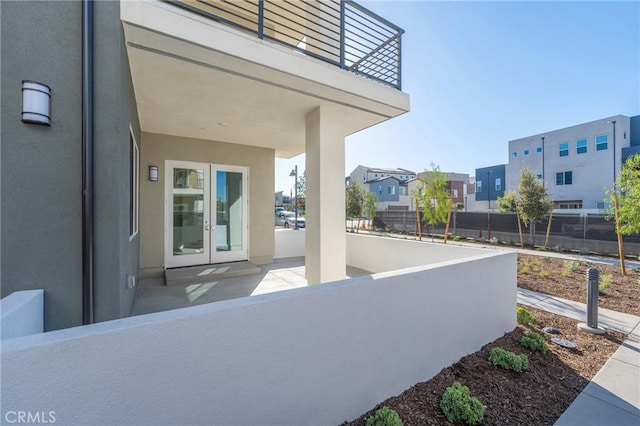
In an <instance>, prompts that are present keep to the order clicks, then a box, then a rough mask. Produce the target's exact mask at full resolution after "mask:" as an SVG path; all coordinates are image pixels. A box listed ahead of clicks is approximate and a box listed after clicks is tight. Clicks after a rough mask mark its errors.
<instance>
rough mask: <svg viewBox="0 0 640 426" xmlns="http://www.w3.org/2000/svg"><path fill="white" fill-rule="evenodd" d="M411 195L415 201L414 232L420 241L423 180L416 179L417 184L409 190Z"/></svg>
mask: <svg viewBox="0 0 640 426" xmlns="http://www.w3.org/2000/svg"><path fill="white" fill-rule="evenodd" d="M411 195H412V196H413V198H414V200H415V201H416V234H417V235H418V241H422V224H421V223H420V208H422V207H423V206H422V200H423V199H424V182H422V180H420V179H418V182H417V185H416V187H415V188H414V189H412V190H411Z"/></svg>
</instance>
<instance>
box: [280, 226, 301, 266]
mask: <svg viewBox="0 0 640 426" xmlns="http://www.w3.org/2000/svg"><path fill="white" fill-rule="evenodd" d="M304 237H305V230H304V229H297V230H296V229H276V230H275V249H274V251H273V258H274V259H282V258H285V257H302V256H304Z"/></svg>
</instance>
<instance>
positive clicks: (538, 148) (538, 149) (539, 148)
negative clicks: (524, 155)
mask: <svg viewBox="0 0 640 426" xmlns="http://www.w3.org/2000/svg"><path fill="white" fill-rule="evenodd" d="M536 153H538V154H540V153H542V147H541V146H539V147H537V148H536Z"/></svg>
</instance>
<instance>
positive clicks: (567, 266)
mask: <svg viewBox="0 0 640 426" xmlns="http://www.w3.org/2000/svg"><path fill="white" fill-rule="evenodd" d="M579 270H580V262H577V261H575V260H565V261H564V271H568V272H578V271H579Z"/></svg>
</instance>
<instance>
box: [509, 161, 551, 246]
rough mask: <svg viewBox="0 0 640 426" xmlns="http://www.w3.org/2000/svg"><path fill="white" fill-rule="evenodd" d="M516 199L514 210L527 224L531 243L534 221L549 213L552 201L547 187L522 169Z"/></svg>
mask: <svg viewBox="0 0 640 426" xmlns="http://www.w3.org/2000/svg"><path fill="white" fill-rule="evenodd" d="M518 195H519V196H518V199H517V203H516V205H517V209H516V211H517V212H518V214H519V215H520V219H521V220H522V222H523V223H524V224H525V225H529V244H531V245H533V236H534V235H535V232H536V223H539V222H541V221H542V219H544V218H545V216H547V214H549V211H550V210H551V209H552V208H553V201H551V200H550V199H549V196H548V195H547V189H546V188H545V187H544V184H543V183H542V182H540V181H539V180H538V179H536V177H535V176H534V174H533V173H532V172H531V171H530V170H526V169H525V170H523V171H522V173H521V174H520V183H519V184H518Z"/></svg>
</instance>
